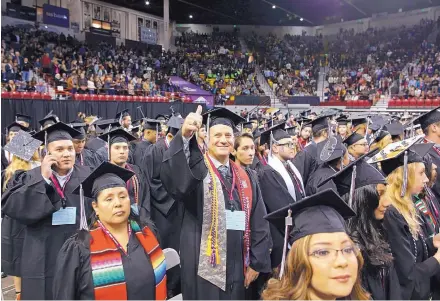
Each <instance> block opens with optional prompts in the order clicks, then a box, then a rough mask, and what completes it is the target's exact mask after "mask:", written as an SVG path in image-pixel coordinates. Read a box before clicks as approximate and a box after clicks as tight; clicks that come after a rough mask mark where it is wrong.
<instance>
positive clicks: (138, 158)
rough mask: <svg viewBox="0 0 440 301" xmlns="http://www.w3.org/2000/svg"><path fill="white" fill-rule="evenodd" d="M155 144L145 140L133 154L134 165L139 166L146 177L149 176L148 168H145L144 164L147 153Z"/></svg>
mask: <svg viewBox="0 0 440 301" xmlns="http://www.w3.org/2000/svg"><path fill="white" fill-rule="evenodd" d="M152 145H153V144H152V143H150V142H149V141H146V140H143V141H139V142H138V143H137V145H136V149H135V151H134V153H133V164H135V165H137V166H139V167H140V168H141V169H142V171H143V172H144V173H145V175H148V174H147V172H148V170H147V167H146V166H145V165H146V163H145V162H144V158H145V153H146V151H147V150H148V148H149V147H151V146H152Z"/></svg>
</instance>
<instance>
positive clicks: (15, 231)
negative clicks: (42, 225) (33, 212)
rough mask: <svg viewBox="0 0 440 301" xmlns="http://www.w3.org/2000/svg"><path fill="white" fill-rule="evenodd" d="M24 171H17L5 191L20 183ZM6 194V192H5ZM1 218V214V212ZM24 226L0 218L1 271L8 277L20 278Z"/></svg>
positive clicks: (15, 221)
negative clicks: (0, 224)
mask: <svg viewBox="0 0 440 301" xmlns="http://www.w3.org/2000/svg"><path fill="white" fill-rule="evenodd" d="M24 174H25V171H24V170H18V171H16V172H15V174H14V176H13V177H12V178H11V179H10V180H9V182H8V184H7V186H6V190H8V189H11V188H12V187H14V186H15V185H17V184H19V183H20V182H21V181H22V177H23V176H24ZM2 187H3V186H2ZM5 193H6V192H5ZM2 216H3V212H2ZM25 228H26V226H25V225H23V224H21V223H19V222H18V221H17V220H15V219H13V218H10V217H9V216H7V215H5V216H3V218H2V226H1V244H2V248H1V249H2V257H1V263H2V271H3V272H4V273H6V274H7V275H10V276H17V277H19V276H20V267H21V254H22V251H23V241H24V233H25Z"/></svg>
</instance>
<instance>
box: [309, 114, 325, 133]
mask: <svg viewBox="0 0 440 301" xmlns="http://www.w3.org/2000/svg"><path fill="white" fill-rule="evenodd" d="M309 125H311V126H312V132H313V133H317V132H319V131H321V130H323V129H328V116H320V117H318V118H316V119H315V120H312V121H311V122H310V123H309ZM304 126H306V125H304Z"/></svg>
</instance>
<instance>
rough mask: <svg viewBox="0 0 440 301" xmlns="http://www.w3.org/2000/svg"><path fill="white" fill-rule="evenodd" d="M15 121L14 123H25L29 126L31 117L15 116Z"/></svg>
mask: <svg viewBox="0 0 440 301" xmlns="http://www.w3.org/2000/svg"><path fill="white" fill-rule="evenodd" d="M15 121H16V122H19V121H21V122H26V123H28V124H30V123H31V121H32V118H31V116H28V115H24V114H15Z"/></svg>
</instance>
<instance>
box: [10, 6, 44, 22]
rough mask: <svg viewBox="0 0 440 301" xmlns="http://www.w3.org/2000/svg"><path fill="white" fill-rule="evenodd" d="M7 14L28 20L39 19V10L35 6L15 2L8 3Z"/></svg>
mask: <svg viewBox="0 0 440 301" xmlns="http://www.w3.org/2000/svg"><path fill="white" fill-rule="evenodd" d="M6 15H8V16H9V17H12V18H17V19H23V20H28V21H34V22H35V21H36V20H37V10H36V9H35V8H33V7H27V6H21V5H17V4H14V3H10V2H8V3H6Z"/></svg>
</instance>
